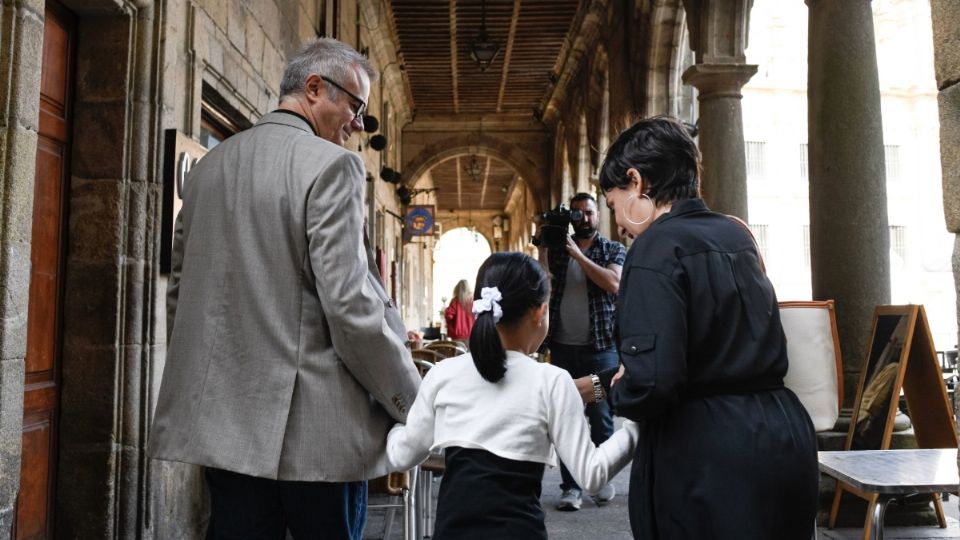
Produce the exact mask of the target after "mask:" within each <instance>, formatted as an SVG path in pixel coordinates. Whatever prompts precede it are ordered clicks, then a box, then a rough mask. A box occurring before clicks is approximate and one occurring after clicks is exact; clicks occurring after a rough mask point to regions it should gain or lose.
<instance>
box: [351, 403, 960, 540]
mask: <svg viewBox="0 0 960 540" xmlns="http://www.w3.org/2000/svg"><path fill="white" fill-rule="evenodd" d="M616 424H617V427H618V428H619V427H620V419H619V418H618V419H617V422H616ZM629 479H630V467H629V466H628V467H627V468H626V469H624V470H623V471H622V472H621V473H620V474H619V475H617V477H616V478H614V480H613V484H614V486H616V488H617V496H616V497H615V498H614V499H613V500H612V501H611V502H610V503H609V504H607V505H605V506H603V507H598V506H596V505H595V504H593V502H592V501H591V500H590V499H589V498H585V499H584V500H583V506H582V507H581V508H580V510H579V511H576V512H561V511H559V510H556V506H557V503H558V502H559V500H560V487H559V486H560V469H559V468H550V467H547V468H546V470H545V472H544V475H543V492H542V495H541V498H540V501H541V503H542V504H543V510H544V513H545V514H546V524H547V535H548V536H549V537H550V539H551V540H583V539H587V538H589V539H602V540H608V539H609V540H630V539H631V538H632V536H631V535H630V522H629V518H628V517H627V492H628V485H629ZM439 488H440V480H439V479H437V480H435V481H434V485H433V493H432V497H431V504H432V505H433V507H434V509H435V508H436V504H437V500H436V496H437V490H438V489H439ZM376 502H384V499H383V498H378V497H371V500H370V503H371V504H373V503H376ZM957 503H958V499H957V497H955V496H951V497H950V499H949V501H945V502H944V503H943V507H944V512H945V514H946V515H947V528H946V529H940V528H938V527H936V526H931V527H886V528H884V538H885V539H886V540H908V539H909V540H919V539H933V538H958V539H960V507H958V504H957ZM383 516H384V511H371V512H370V515H369V519H368V521H367V528H366V531H365V533H364V538H369V539H381V538H384V536H383ZM402 538H403V516H402V514H401V513H399V512H398V513H397V515H396V517H395V519H394V525H393V532H392V534H390V537H389V539H387V540H402ZM817 538H818V539H821V540H823V539H828V540H860V539H861V538H863V529H862V528H860V527H856V528H838V529H833V530H830V529H827V528H826V527H820V528H818V529H817ZM491 540H495V539H491Z"/></svg>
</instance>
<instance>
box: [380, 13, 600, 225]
mask: <svg viewBox="0 0 960 540" xmlns="http://www.w3.org/2000/svg"><path fill="white" fill-rule="evenodd" d="M483 4H484V2H483V0H391V2H390V6H391V17H392V23H393V28H394V29H395V31H396V33H397V38H398V42H399V57H400V61H401V62H402V64H403V66H404V69H405V73H406V81H407V84H408V85H409V87H410V95H411V96H412V97H413V111H414V119H415V120H417V119H422V118H425V117H426V118H431V119H438V118H440V119H444V120H449V124H448V126H447V128H448V129H449V127H451V125H456V124H457V123H458V122H460V121H462V122H464V123H467V122H468V121H469V120H470V119H472V120H474V121H475V120H476V119H477V118H478V117H479V118H482V119H483V126H484V132H485V133H486V132H488V131H493V130H494V128H495V126H496V124H497V121H498V118H499V119H506V118H513V119H516V118H527V119H532V118H534V117H535V116H536V115H537V114H540V113H541V112H542V111H543V110H544V108H545V106H546V104H547V103H548V101H549V100H550V98H551V95H552V91H553V89H554V85H555V83H556V81H557V76H558V73H559V72H560V70H561V67H562V65H563V61H564V59H565V58H564V57H565V55H566V54H567V51H568V49H569V43H570V42H571V39H572V38H571V35H572V33H573V32H574V31H575V30H576V26H577V21H578V20H579V19H578V15H579V11H580V10H581V2H580V1H578V0H486V2H485V14H486V16H485V17H484V16H483V15H484V6H483ZM483 19H485V23H486V29H487V32H488V34H489V36H490V39H491V40H495V41H498V42H499V43H500V51H499V53H498V55H497V56H496V58H495V59H494V61H493V63H492V64H491V65H490V66H489V67H488V68H487V69H486V70H485V71H481V70H480V66H479V65H478V64H477V63H476V62H475V61H474V60H473V59H472V58H471V57H470V48H471V43H472V42H473V41H474V40H475V39H476V38H477V36H478V34H479V32H480V26H481V21H482V20H483ZM488 128H489V129H488ZM481 160H482V161H483V162H484V164H485V166H484V169H485V173H484V175H483V178H480V179H477V180H474V179H472V178H469V180H467V183H466V184H465V178H468V177H469V174H468V173H467V171H466V170H465V169H464V167H466V165H467V164H468V163H469V161H470V154H469V152H467V153H465V155H464V156H461V157H460V158H454V159H449V160H446V161H444V162H441V163H440V164H438V165H437V166H435V167H434V168H433V169H432V170H431V171H430V174H431V177H432V179H433V183H434V185H435V186H436V187H438V188H439V192H438V205H439V206H440V208H441V209H454V210H456V209H479V208H485V209H494V208H499V209H502V208H503V207H504V205H505V204H506V196H507V195H508V193H507V191H508V189H507V188H509V186H510V185H512V183H513V176H515V173H514V172H513V171H512V169H510V167H509V166H508V165H506V164H505V163H503V162H501V161H498V160H495V159H489V160H488V158H486V157H482V156H481ZM488 161H489V166H486V163H487V162H488ZM465 186H466V187H467V188H468V189H467V190H466V191H465ZM478 188H479V191H477V189H478Z"/></svg>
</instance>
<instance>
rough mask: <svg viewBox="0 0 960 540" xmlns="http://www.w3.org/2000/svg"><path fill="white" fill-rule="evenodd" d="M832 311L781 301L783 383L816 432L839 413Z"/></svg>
mask: <svg viewBox="0 0 960 540" xmlns="http://www.w3.org/2000/svg"><path fill="white" fill-rule="evenodd" d="M832 314H833V310H832V309H830V308H829V307H828V304H826V303H825V302H809V303H804V302H784V303H782V304H781V306H780V320H781V322H782V323H783V332H784V333H785V334H786V336H787V357H788V359H789V367H788V368H787V375H786V377H784V384H785V385H786V386H787V388H789V389H791V390H793V392H794V393H795V394H797V397H799V398H800V402H801V403H803V406H804V407H805V408H806V409H807V413H808V414H809V415H810V419H811V420H813V427H814V428H815V429H816V430H817V431H824V430H828V429H831V428H832V427H833V426H834V424H836V422H837V417H838V416H839V414H840V406H839V403H838V396H839V393H838V382H837V363H838V362H837V355H838V354H839V351H837V350H835V346H834V345H835V342H834V334H833V332H834V324H833V321H832V320H831V317H832Z"/></svg>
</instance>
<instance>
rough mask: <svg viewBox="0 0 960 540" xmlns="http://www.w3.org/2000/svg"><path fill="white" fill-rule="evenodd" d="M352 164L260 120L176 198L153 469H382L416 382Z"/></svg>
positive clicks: (341, 473)
mask: <svg viewBox="0 0 960 540" xmlns="http://www.w3.org/2000/svg"><path fill="white" fill-rule="evenodd" d="M364 182H365V175H364V167H363V162H362V161H361V159H360V157H359V156H358V155H357V154H355V153H353V152H350V151H348V150H346V149H344V148H341V147H339V146H337V145H334V144H332V143H330V142H327V141H325V140H323V139H320V138H319V137H316V136H314V135H313V132H312V130H311V129H310V127H309V125H308V124H307V123H306V122H305V121H303V120H302V119H301V118H298V117H296V116H293V115H290V114H285V113H279V112H273V113H270V114H267V115H266V116H264V117H263V118H262V119H261V120H260V121H259V122H258V123H257V124H256V125H255V126H254V127H252V128H250V129H248V130H247V131H244V132H242V133H239V134H237V135H234V136H233V137H230V138H229V139H227V140H226V141H224V142H223V143H221V144H220V145H218V146H217V147H216V148H214V149H213V150H212V151H211V152H210V153H209V154H207V155H206V156H205V157H204V158H203V159H202V160H200V161H199V162H198V163H197V164H196V166H195V167H194V168H193V170H192V171H191V172H190V175H189V177H188V179H187V182H186V185H185V186H184V201H183V209H182V211H181V212H180V215H179V216H178V218H177V220H178V224H177V234H176V235H175V239H174V254H173V272H172V275H171V277H170V281H169V284H168V299H167V318H168V332H169V348H168V351H167V359H166V366H165V368H164V372H163V380H162V382H161V386H160V393H159V396H158V399H157V407H156V412H155V414H154V418H153V425H152V427H151V434H150V442H149V446H148V450H149V453H150V455H151V456H152V457H154V458H158V459H165V460H173V461H183V462H187V463H194V464H198V465H204V466H209V467H216V468H220V469H226V470H229V471H235V472H239V473H242V474H247V475H251V476H259V477H265V478H275V479H280V480H300V481H328V482H340V481H355V480H362V479H368V478H373V477H376V476H380V475H383V474H385V473H386V472H387V467H386V459H385V445H386V437H387V431H388V430H389V428H390V427H391V426H392V425H393V423H394V422H395V421H403V420H404V419H405V417H406V413H407V410H408V409H409V407H410V405H411V404H412V403H413V400H414V397H415V396H416V391H417V386H418V384H419V381H420V377H419V376H418V375H417V371H416V369H415V368H414V364H413V361H412V360H411V357H410V353H409V352H408V351H407V349H406V347H405V346H404V341H405V340H406V331H405V329H404V325H403V322H402V321H401V319H400V314H399V312H398V311H397V310H396V309H395V308H394V307H393V305H392V303H391V301H390V299H389V297H388V295H387V293H386V292H385V291H384V288H383V285H382V283H381V281H380V278H379V275H378V274H376V273H375V269H374V268H371V264H370V261H371V258H370V257H368V253H367V251H366V249H365V248H364V241H363V240H364V235H363V190H364Z"/></svg>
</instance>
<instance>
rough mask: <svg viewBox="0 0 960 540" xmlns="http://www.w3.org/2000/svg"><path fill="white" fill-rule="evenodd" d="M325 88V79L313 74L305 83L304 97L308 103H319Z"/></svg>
mask: <svg viewBox="0 0 960 540" xmlns="http://www.w3.org/2000/svg"><path fill="white" fill-rule="evenodd" d="M324 86H325V85H324V82H323V79H321V78H320V76H319V75H317V74H316V73H311V74H310V75H308V76H307V80H306V81H304V83H303V96H304V97H305V98H307V101H310V102H314V101H317V100H319V99H320V93H321V92H324V91H325V89H324Z"/></svg>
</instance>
